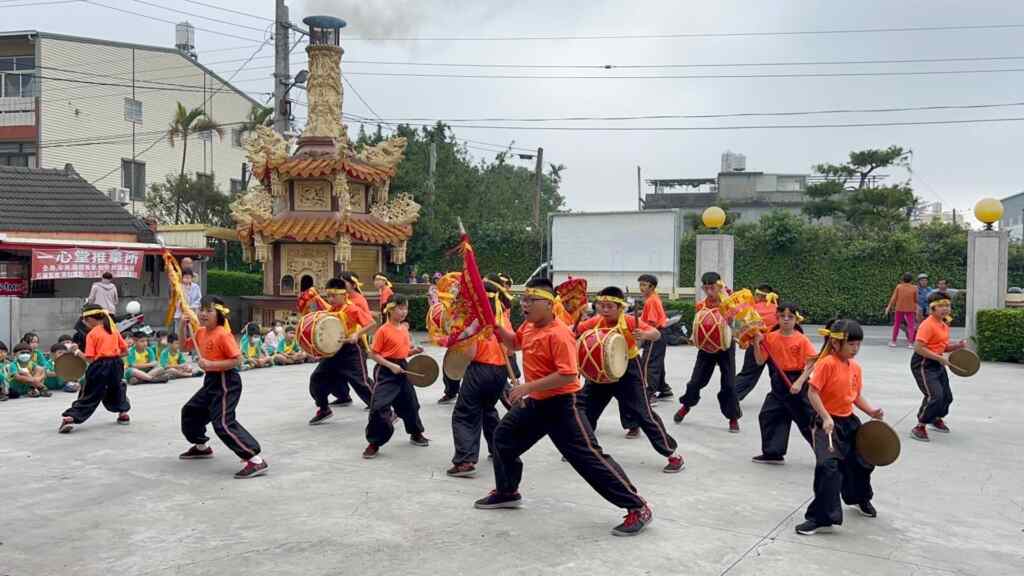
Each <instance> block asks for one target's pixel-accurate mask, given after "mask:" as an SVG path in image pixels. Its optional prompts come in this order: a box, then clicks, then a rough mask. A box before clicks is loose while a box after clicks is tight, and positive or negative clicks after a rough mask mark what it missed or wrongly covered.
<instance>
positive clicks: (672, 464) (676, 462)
mask: <svg viewBox="0 0 1024 576" xmlns="http://www.w3.org/2000/svg"><path fill="white" fill-rule="evenodd" d="M685 467H686V464H685V463H683V457H682V456H680V455H678V454H675V455H672V456H669V457H668V464H666V465H665V467H664V468H662V469H661V471H662V472H664V473H665V474H675V473H676V472H682V471H683V468H685Z"/></svg>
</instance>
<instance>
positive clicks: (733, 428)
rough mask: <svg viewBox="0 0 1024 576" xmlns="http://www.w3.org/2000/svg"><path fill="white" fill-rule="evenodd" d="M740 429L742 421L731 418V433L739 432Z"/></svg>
mask: <svg viewBox="0 0 1024 576" xmlns="http://www.w3.org/2000/svg"><path fill="white" fill-rule="evenodd" d="M739 431H740V421H739V420H738V419H736V418H729V432H730V433H731V434H738V433H739Z"/></svg>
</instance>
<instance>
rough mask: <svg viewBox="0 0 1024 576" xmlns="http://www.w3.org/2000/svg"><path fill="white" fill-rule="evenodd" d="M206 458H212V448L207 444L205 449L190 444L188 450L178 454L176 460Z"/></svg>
mask: <svg viewBox="0 0 1024 576" xmlns="http://www.w3.org/2000/svg"><path fill="white" fill-rule="evenodd" d="M207 458H213V448H210V447H209V446H207V447H206V449H205V450H203V449H200V448H198V447H196V446H192V447H190V448H189V449H188V450H186V451H184V452H182V453H181V454H178V460H205V459H207Z"/></svg>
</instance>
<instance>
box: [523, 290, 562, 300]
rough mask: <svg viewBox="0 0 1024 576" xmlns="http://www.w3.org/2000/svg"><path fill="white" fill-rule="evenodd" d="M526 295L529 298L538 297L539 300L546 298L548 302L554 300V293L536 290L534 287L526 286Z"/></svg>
mask: <svg viewBox="0 0 1024 576" xmlns="http://www.w3.org/2000/svg"><path fill="white" fill-rule="evenodd" d="M526 295H527V296H530V297H531V298H540V299H541V300H547V301H548V302H554V301H555V295H554V294H552V293H551V292H548V291H547V290H538V289H536V288H527V289H526Z"/></svg>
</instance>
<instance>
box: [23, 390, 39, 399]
mask: <svg viewBox="0 0 1024 576" xmlns="http://www.w3.org/2000/svg"><path fill="white" fill-rule="evenodd" d="M26 396H28V397H29V398H39V390H36V389H35V388H31V389H29V391H28V394H26Z"/></svg>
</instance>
